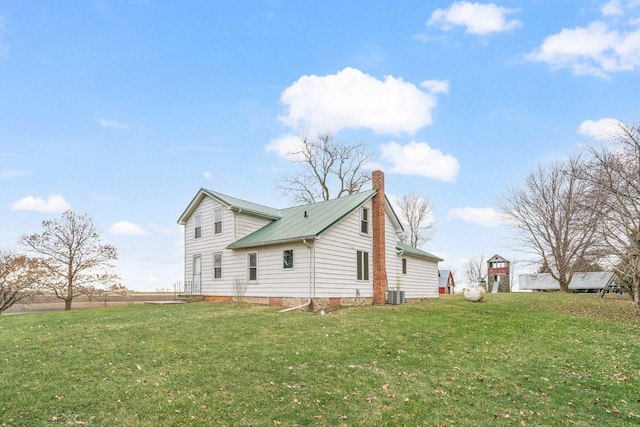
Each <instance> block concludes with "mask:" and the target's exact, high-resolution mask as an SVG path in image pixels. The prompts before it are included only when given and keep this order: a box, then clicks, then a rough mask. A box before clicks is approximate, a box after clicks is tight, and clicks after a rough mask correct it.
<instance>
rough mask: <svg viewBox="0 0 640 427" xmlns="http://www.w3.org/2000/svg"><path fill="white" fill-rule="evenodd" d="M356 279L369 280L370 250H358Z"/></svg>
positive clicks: (360, 280)
mask: <svg viewBox="0 0 640 427" xmlns="http://www.w3.org/2000/svg"><path fill="white" fill-rule="evenodd" d="M356 280H357V281H359V282H368V281H369V252H367V251H356Z"/></svg>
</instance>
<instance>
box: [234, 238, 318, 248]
mask: <svg viewBox="0 0 640 427" xmlns="http://www.w3.org/2000/svg"><path fill="white" fill-rule="evenodd" d="M317 239H319V237H318V236H302V237H292V238H288V239H279V240H269V241H266V242H256V243H245V244H239V245H236V244H235V243H231V244H230V245H228V246H227V249H232V250H236V249H250V248H262V247H265V246H276V245H284V244H287V243H300V242H303V241H305V240H310V241H312V240H317Z"/></svg>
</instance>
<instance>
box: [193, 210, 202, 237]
mask: <svg viewBox="0 0 640 427" xmlns="http://www.w3.org/2000/svg"><path fill="white" fill-rule="evenodd" d="M193 221H194V223H195V238H196V239H199V238H200V237H202V216H200V215H196V216H194V217H193Z"/></svg>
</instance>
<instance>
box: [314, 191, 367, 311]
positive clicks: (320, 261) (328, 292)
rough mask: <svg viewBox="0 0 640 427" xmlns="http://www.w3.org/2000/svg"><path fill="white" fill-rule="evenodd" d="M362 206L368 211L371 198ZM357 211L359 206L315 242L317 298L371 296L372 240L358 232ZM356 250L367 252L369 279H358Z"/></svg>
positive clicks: (358, 216) (359, 228)
mask: <svg viewBox="0 0 640 427" xmlns="http://www.w3.org/2000/svg"><path fill="white" fill-rule="evenodd" d="M363 206H365V207H366V208H367V209H368V210H369V213H371V201H367V202H365V203H364V205H363ZM360 213H361V210H360V209H356V210H354V211H353V212H352V213H351V214H349V215H347V216H346V217H345V218H344V219H343V220H342V221H340V222H339V223H337V224H336V225H334V226H333V227H331V228H330V229H329V230H327V231H326V232H325V233H324V234H323V235H322V236H321V238H320V239H319V240H316V241H315V244H314V245H315V251H316V253H315V263H316V266H315V271H316V276H315V277H316V280H315V296H316V297H318V298H327V297H341V298H348V297H356V295H359V296H361V297H365V298H366V297H372V296H373V285H372V278H373V265H372V262H373V256H371V255H372V254H373V249H372V246H373V240H372V238H371V235H364V234H362V233H361V232H360V230H361V225H362V224H361V214H360ZM356 251H363V252H369V260H368V262H369V280H368V281H358V280H357V277H356V276H357V272H356Z"/></svg>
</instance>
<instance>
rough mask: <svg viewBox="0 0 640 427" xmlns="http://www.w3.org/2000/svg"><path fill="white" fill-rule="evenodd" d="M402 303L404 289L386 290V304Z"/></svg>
mask: <svg viewBox="0 0 640 427" xmlns="http://www.w3.org/2000/svg"><path fill="white" fill-rule="evenodd" d="M404 303H405V301H404V291H387V304H392V305H402V304H404Z"/></svg>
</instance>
